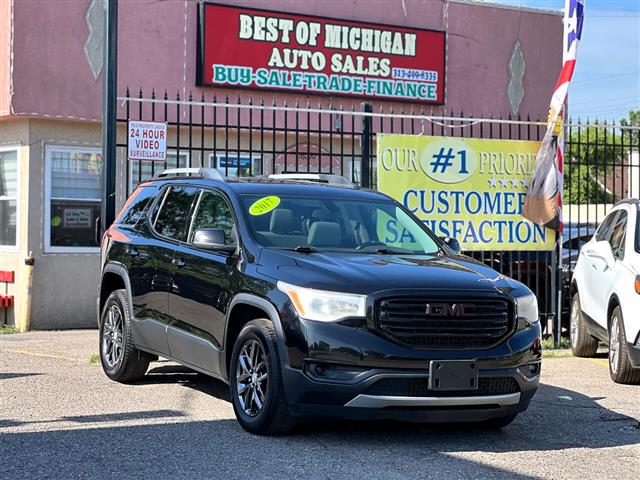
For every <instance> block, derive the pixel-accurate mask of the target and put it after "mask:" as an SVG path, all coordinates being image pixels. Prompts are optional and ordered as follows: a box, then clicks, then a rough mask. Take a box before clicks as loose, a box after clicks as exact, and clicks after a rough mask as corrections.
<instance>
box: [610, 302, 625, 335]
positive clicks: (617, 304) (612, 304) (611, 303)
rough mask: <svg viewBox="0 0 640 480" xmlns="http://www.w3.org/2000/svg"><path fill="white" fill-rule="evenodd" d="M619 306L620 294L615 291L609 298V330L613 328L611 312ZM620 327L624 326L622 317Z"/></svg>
mask: <svg viewBox="0 0 640 480" xmlns="http://www.w3.org/2000/svg"><path fill="white" fill-rule="evenodd" d="M619 306H620V299H618V296H617V295H616V294H615V293H614V294H613V295H611V298H609V303H608V304H607V332H608V331H609V328H611V314H612V313H613V310H614V309H615V308H616V307H619ZM620 327H621V328H624V322H623V321H622V319H620Z"/></svg>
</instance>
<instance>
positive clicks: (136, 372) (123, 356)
mask: <svg viewBox="0 0 640 480" xmlns="http://www.w3.org/2000/svg"><path fill="white" fill-rule="evenodd" d="M99 348H100V361H101V363H102V369H103V370H104V373H106V375H107V377H109V378H110V379H111V380H114V381H116V382H122V383H126V382H134V381H136V380H140V379H141V378H142V377H143V376H144V374H145V373H146V372H147V368H148V367H149V361H150V360H151V356H150V355H148V354H146V353H144V352H141V351H140V350H138V349H137V348H136V347H135V345H134V344H133V341H132V339H131V318H130V315H129V306H128V302H127V293H126V290H116V291H114V292H112V293H111V295H109V298H107V301H106V302H105V305H104V308H103V309H102V316H101V317H100V346H99Z"/></svg>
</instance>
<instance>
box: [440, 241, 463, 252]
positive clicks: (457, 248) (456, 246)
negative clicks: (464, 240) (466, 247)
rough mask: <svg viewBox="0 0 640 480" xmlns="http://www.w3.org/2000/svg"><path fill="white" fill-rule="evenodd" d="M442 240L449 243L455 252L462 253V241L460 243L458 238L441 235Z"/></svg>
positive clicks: (448, 245)
mask: <svg viewBox="0 0 640 480" xmlns="http://www.w3.org/2000/svg"><path fill="white" fill-rule="evenodd" d="M440 240H442V241H443V242H444V243H445V244H446V245H447V247H449V248H450V249H451V250H453V251H454V252H456V253H460V252H461V251H462V249H461V248H460V243H458V240H456V239H455V238H453V237H440Z"/></svg>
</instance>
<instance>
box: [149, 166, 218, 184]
mask: <svg viewBox="0 0 640 480" xmlns="http://www.w3.org/2000/svg"><path fill="white" fill-rule="evenodd" d="M190 175H193V176H200V177H203V178H210V179H212V180H218V181H220V182H224V178H223V177H222V175H220V172H218V170H216V169H215V168H168V169H166V170H163V171H161V172H158V173H156V174H155V175H154V177H153V178H161V177H182V176H185V177H188V176H190Z"/></svg>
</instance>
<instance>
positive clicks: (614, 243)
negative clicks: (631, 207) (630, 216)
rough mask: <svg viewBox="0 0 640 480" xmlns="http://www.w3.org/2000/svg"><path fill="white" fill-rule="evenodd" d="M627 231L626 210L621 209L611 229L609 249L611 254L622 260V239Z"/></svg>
mask: <svg viewBox="0 0 640 480" xmlns="http://www.w3.org/2000/svg"><path fill="white" fill-rule="evenodd" d="M626 233H627V212H625V211H622V212H620V215H619V216H618V218H617V219H616V223H615V225H614V226H613V228H612V229H611V241H610V242H609V243H610V244H611V251H612V252H613V256H614V257H616V258H618V259H620V260H622V259H623V258H624V239H625V237H626Z"/></svg>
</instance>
